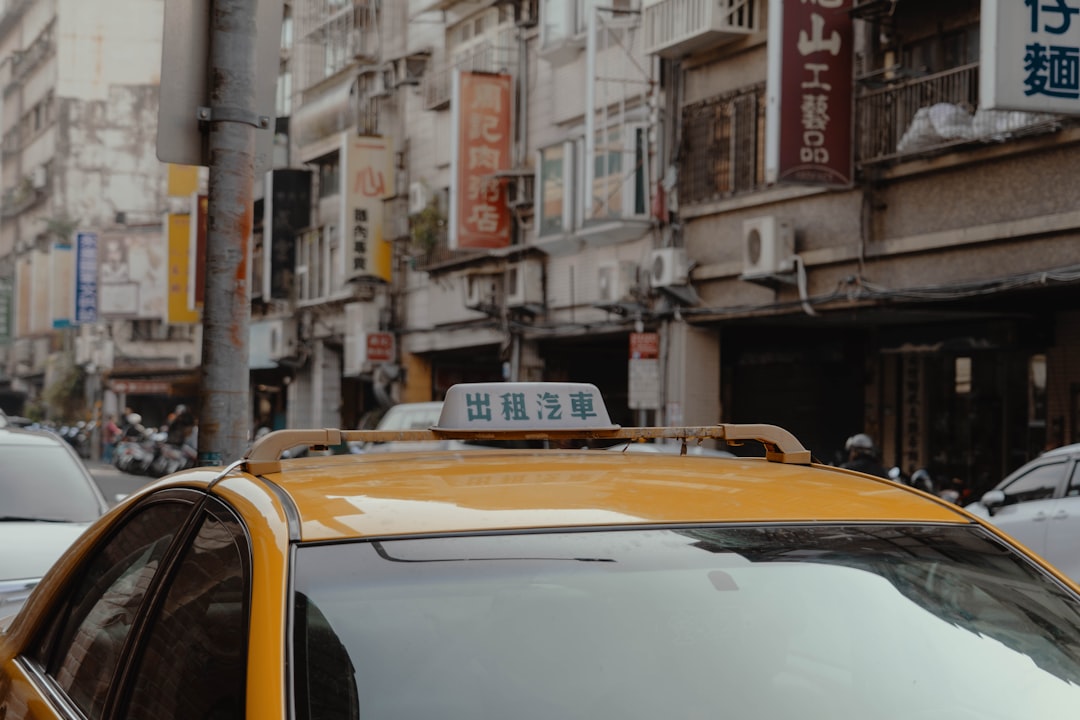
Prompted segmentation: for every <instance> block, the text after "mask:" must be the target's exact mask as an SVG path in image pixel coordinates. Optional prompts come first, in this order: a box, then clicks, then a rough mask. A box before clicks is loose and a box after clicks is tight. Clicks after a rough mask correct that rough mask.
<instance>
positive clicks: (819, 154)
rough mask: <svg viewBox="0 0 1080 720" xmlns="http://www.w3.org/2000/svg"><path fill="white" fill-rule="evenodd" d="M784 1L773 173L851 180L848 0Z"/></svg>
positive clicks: (784, 177) (791, 178) (796, 178)
mask: <svg viewBox="0 0 1080 720" xmlns="http://www.w3.org/2000/svg"><path fill="white" fill-rule="evenodd" d="M782 4H783V12H782V14H781V17H780V18H776V19H774V20H773V22H780V23H781V27H782V32H781V36H780V37H781V49H780V53H781V61H780V62H781V69H780V86H779V101H778V108H777V110H776V111H777V112H778V113H779V116H780V125H779V138H778V141H779V143H780V149H779V150H780V151H779V158H778V161H779V165H778V167H777V176H776V179H777V181H778V182H784V181H788V182H803V183H811V184H819V185H850V184H851V182H852V177H853V175H854V172H853V169H852V148H851V144H852V140H851V114H852V113H851V110H852V106H851V103H852V62H853V52H852V44H853V32H852V20H851V14H850V11H851V0H800V1H798V2H790V1H789V2H782ZM773 7H775V3H774V5H773Z"/></svg>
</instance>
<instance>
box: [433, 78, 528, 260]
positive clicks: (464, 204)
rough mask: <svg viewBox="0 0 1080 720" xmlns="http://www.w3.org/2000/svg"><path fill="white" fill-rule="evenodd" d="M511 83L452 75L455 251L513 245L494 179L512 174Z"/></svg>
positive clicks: (503, 190) (499, 185) (499, 188)
mask: <svg viewBox="0 0 1080 720" xmlns="http://www.w3.org/2000/svg"><path fill="white" fill-rule="evenodd" d="M511 80H512V78H511V77H510V76H509V75H492V74H487V73H470V72H456V73H454V86H453V94H452V99H451V101H450V102H451V106H452V107H453V108H454V110H453V114H452V116H451V130H450V136H451V137H452V138H453V139H454V142H453V144H452V149H451V156H450V175H451V177H452V178H453V181H452V183H451V186H450V234H449V244H450V247H451V248H501V247H507V246H508V245H509V244H510V208H509V206H507V204H506V187H505V185H504V184H503V183H502V182H500V181H499V179H498V178H497V177H496V175H495V174H496V173H497V172H499V171H500V170H509V169H510V162H511V157H510V141H511V125H510V105H511V99H512V93H511V88H512V87H513V85H512V82H511Z"/></svg>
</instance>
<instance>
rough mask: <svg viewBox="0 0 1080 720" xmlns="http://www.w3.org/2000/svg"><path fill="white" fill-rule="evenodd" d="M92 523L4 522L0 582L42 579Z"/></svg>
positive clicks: (0, 533) (0, 528)
mask: <svg viewBox="0 0 1080 720" xmlns="http://www.w3.org/2000/svg"><path fill="white" fill-rule="evenodd" d="M87 526H89V523H58V522H0V580H22V579H34V578H40V577H41V576H42V575H44V574H45V571H46V570H48V569H49V568H50V567H52V565H53V563H55V562H56V561H57V559H59V557H60V556H61V555H63V554H64V551H65V550H67V549H68V548H69V547H71V544H72V543H73V542H75V539H76V538H77V537H79V536H80V535H82V532H83V530H85V529H86V528H87Z"/></svg>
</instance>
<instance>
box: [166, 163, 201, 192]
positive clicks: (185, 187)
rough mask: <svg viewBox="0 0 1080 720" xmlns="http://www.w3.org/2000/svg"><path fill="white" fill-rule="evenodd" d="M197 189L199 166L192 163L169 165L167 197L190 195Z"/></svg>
mask: <svg viewBox="0 0 1080 720" xmlns="http://www.w3.org/2000/svg"><path fill="white" fill-rule="evenodd" d="M198 190H199V168H197V167H195V166H194V165H169V179H168V193H169V197H190V196H191V194H192V193H193V192H198Z"/></svg>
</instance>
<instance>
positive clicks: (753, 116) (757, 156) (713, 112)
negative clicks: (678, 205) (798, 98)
mask: <svg viewBox="0 0 1080 720" xmlns="http://www.w3.org/2000/svg"><path fill="white" fill-rule="evenodd" d="M681 153H682V166H683V170H682V172H681V173H680V174H679V199H680V200H681V201H683V202H686V203H698V202H710V201H714V200H719V199H722V198H725V197H730V196H732V195H735V194H738V193H743V192H750V191H753V190H758V189H760V188H763V187H764V186H765V88H764V86H763V85H755V86H753V87H751V88H746V89H743V90H739V91H736V92H735V93H730V94H727V95H721V96H717V97H715V98H710V99H708V100H704V101H702V102H699V103H695V104H694V105H690V106H687V107H686V108H684V109H683V141H682V148H681Z"/></svg>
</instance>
